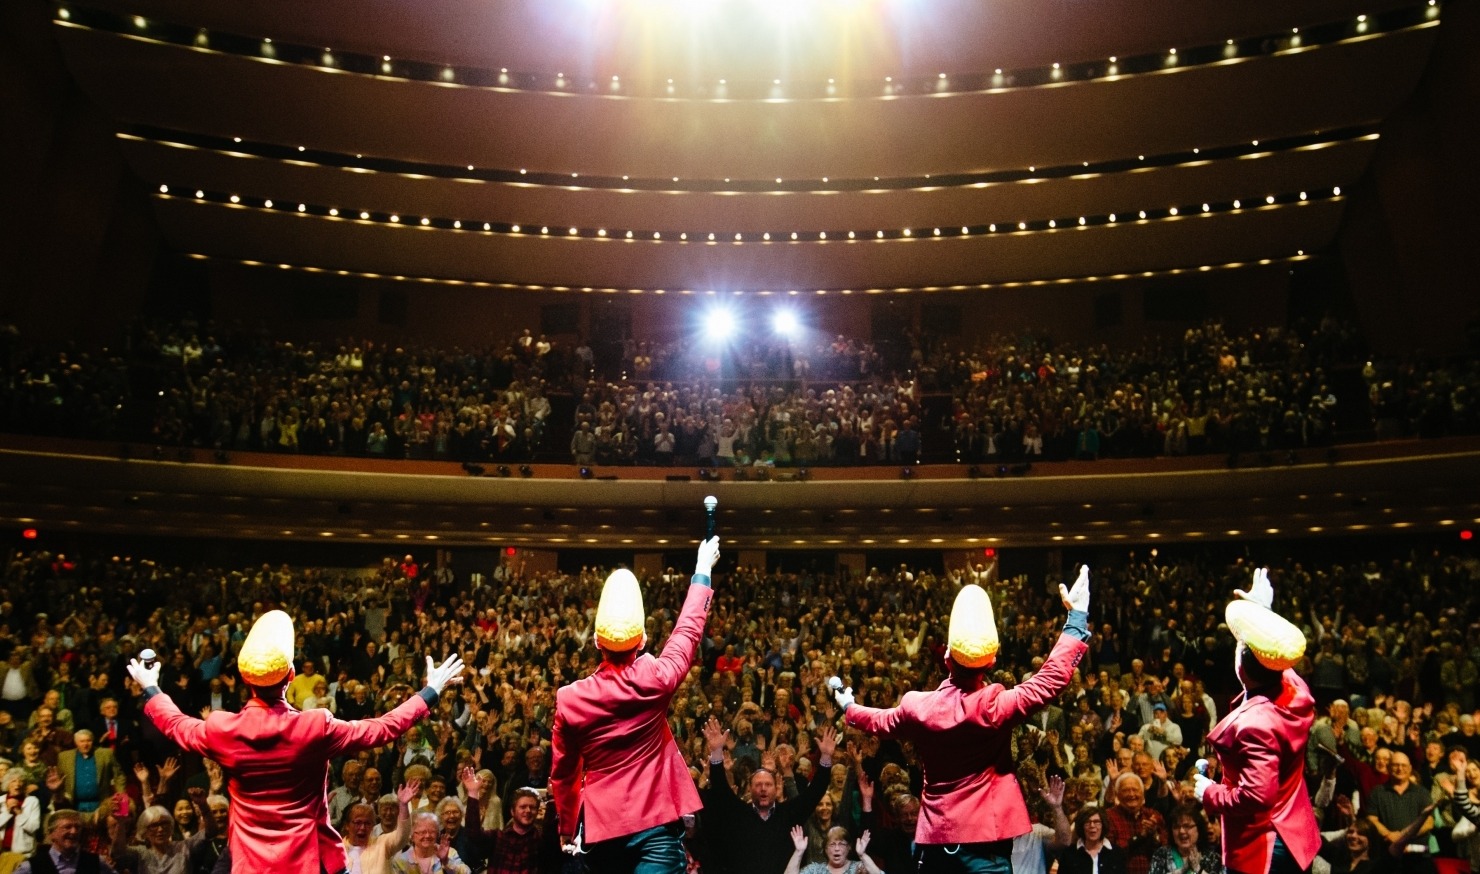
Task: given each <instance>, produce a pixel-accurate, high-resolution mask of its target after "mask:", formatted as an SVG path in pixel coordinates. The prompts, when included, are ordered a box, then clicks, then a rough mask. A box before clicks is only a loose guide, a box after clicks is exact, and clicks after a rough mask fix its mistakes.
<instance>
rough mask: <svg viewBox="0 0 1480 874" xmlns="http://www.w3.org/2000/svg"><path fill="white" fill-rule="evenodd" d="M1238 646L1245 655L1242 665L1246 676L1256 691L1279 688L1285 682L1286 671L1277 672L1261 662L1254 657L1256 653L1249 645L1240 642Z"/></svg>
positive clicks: (1241, 661) (1241, 660)
mask: <svg viewBox="0 0 1480 874" xmlns="http://www.w3.org/2000/svg"><path fill="white" fill-rule="evenodd" d="M1238 646H1239V650H1241V651H1242V653H1243V656H1242V658H1241V659H1240V663H1241V664H1242V665H1243V671H1244V676H1245V677H1247V678H1248V680H1249V682H1250V684H1251V685H1253V686H1254V687H1255V688H1256V689H1266V688H1270V687H1274V686H1279V685H1280V684H1281V683H1283V682H1284V679H1285V673H1284V671H1277V670H1275V669H1274V668H1271V667H1269V666H1268V665H1266V664H1264V662H1261V661H1259V658H1258V656H1256V655H1254V651H1253V650H1251V649H1249V645H1248V644H1246V643H1242V642H1240V643H1239V645H1238Z"/></svg>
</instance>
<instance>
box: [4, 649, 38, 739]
mask: <svg viewBox="0 0 1480 874" xmlns="http://www.w3.org/2000/svg"><path fill="white" fill-rule="evenodd" d="M29 654H30V651H29V650H27V649H26V648H25V647H23V646H17V647H14V648H13V649H11V651H10V657H9V658H8V659H7V660H6V663H5V664H4V665H0V708H4V709H5V711H6V712H7V713H9V714H10V716H11V718H12V719H14V720H15V721H16V722H24V720H25V719H26V717H28V716H30V714H31V705H32V702H34V701H35V700H36V698H37V697H39V696H40V694H41V693H40V692H39V691H38V690H37V688H36V677H35V673H34V672H33V670H32V666H31V661H30V660H29V659H28V658H27V656H28V655H29Z"/></svg>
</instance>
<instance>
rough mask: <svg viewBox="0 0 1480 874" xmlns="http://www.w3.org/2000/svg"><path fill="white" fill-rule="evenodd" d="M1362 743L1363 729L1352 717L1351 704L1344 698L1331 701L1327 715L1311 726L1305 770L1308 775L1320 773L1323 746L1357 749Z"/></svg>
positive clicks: (1330, 748) (1337, 748)
mask: <svg viewBox="0 0 1480 874" xmlns="http://www.w3.org/2000/svg"><path fill="white" fill-rule="evenodd" d="M1361 745H1362V734H1361V729H1359V728H1358V727H1357V724H1356V723H1355V722H1353V721H1352V719H1351V705H1349V704H1348V703H1347V702H1346V699H1344V698H1337V699H1336V700H1335V701H1332V702H1331V706H1330V707H1329V708H1327V710H1326V716H1324V717H1322V718H1321V719H1317V720H1316V723H1315V725H1312V726H1311V727H1310V743H1309V744H1307V745H1306V750H1305V771H1306V774H1307V775H1315V774H1318V773H1320V771H1321V766H1322V765H1323V764H1324V763H1323V762H1322V760H1321V757H1322V755H1324V754H1323V753H1322V752H1321V748H1322V747H1325V748H1326V749H1328V750H1330V751H1332V752H1337V751H1339V750H1342V749H1351V750H1356V749H1358V748H1360V746H1361Z"/></svg>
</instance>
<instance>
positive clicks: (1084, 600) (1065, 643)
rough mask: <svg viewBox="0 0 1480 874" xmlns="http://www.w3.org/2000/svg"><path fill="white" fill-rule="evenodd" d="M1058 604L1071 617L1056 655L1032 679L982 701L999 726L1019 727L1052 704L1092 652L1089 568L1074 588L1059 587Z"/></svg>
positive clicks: (1085, 569)
mask: <svg viewBox="0 0 1480 874" xmlns="http://www.w3.org/2000/svg"><path fill="white" fill-rule="evenodd" d="M1059 600H1060V601H1062V602H1063V605H1064V609H1065V610H1067V611H1068V613H1069V615H1068V616H1067V617H1065V619H1064V630H1063V633H1062V634H1060V635H1059V640H1058V643H1056V644H1054V648H1053V651H1052V652H1050V653H1049V654H1048V659H1047V660H1046V661H1045V662H1044V663H1043V667H1042V668H1040V669H1039V670H1038V671H1037V672H1036V673H1035V674H1033V676H1032V678H1031V679H1029V680H1028V681H1027V682H1026V683H1019V684H1018V685H1016V686H1014V687H1013V688H1011V689H1006V690H1004V691H1003V692H1002V694H1000V695H996V696H994V697H992V699H991V700H990V701H983V702H982V703H983V705H984V706H985V707H987V708H988V710H989V711H990V714H991V719H992V721H993V722H994V723H996V724H998V725H1002V724H1008V723H1016V722H1017V721H1020V720H1022V719H1023V718H1024V717H1026V716H1027V715H1028V714H1029V713H1032V712H1033V711H1035V710H1037V709H1038V708H1040V707H1042V706H1043V705H1044V704H1046V703H1048V702H1049V701H1051V700H1052V699H1053V698H1054V696H1056V695H1058V694H1059V693H1060V692H1062V691H1063V690H1064V689H1065V688H1066V687H1068V685H1069V680H1070V679H1072V678H1073V676H1074V669H1075V668H1076V667H1078V666H1079V661H1080V659H1082V658H1084V653H1085V652H1086V651H1087V650H1088V649H1089V646H1088V644H1087V643H1086V641H1088V640H1089V566H1088V565H1082V566H1080V568H1079V577H1078V578H1077V579H1076V580H1075V581H1074V586H1073V587H1072V588H1069V587H1066V586H1065V585H1064V584H1063V583H1059Z"/></svg>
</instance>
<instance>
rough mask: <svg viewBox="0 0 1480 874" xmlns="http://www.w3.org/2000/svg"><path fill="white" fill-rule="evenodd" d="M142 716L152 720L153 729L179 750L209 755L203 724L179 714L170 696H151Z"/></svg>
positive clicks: (178, 709)
mask: <svg viewBox="0 0 1480 874" xmlns="http://www.w3.org/2000/svg"><path fill="white" fill-rule="evenodd" d="M144 715H146V716H148V717H149V718H150V719H152V720H154V727H155V728H158V729H159V731H160V733H161V734H163V735H164V736H165V737H167V738H169V739H170V740H172V741H174V742H175V745H176V746H178V747H180V748H181V749H184V750H189V751H190V752H192V753H195V754H196V755H201V756H209V755H211V751H210V749H209V748H208V747H207V746H206V724H205V722H204V721H202V720H199V719H196V718H195V717H194V716H186V715H185V714H183V713H181V712H180V708H178V707H176V706H175V702H174V701H171V700H170V696H168V695H166V694H164V693H163V692H161V693H159V694H158V695H154V696H152V697H151V698H150V699H149V700H148V701H147V702H145V704H144Z"/></svg>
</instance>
